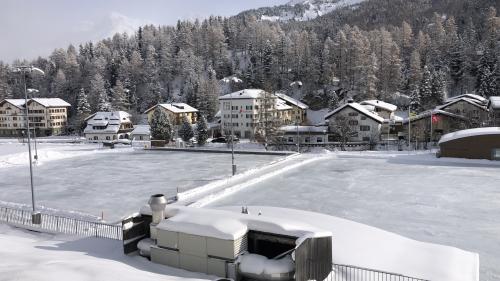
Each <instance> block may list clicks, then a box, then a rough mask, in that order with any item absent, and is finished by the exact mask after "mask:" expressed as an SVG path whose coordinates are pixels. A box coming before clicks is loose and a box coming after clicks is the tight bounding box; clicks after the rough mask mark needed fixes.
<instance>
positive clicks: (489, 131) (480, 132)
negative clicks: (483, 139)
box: [439, 127, 500, 143]
mask: <svg viewBox="0 0 500 281" xmlns="http://www.w3.org/2000/svg"><path fill="white" fill-rule="evenodd" d="M485 135H500V127H486V128H475V129H468V130H461V131H456V132H453V133H449V134H446V135H444V136H442V137H441V139H440V140H439V143H444V142H448V141H451V140H456V139H462V138H467V137H474V136H485Z"/></svg>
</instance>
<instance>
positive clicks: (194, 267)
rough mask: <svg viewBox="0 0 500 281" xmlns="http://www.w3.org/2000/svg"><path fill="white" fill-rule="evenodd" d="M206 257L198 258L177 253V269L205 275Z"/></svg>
mask: <svg viewBox="0 0 500 281" xmlns="http://www.w3.org/2000/svg"><path fill="white" fill-rule="evenodd" d="M207 259H208V257H199V256H193V255H188V254H185V253H179V267H180V268H182V269H185V270H189V271H194V272H201V273H207Z"/></svg>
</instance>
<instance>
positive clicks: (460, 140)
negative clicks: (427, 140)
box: [438, 127, 500, 160]
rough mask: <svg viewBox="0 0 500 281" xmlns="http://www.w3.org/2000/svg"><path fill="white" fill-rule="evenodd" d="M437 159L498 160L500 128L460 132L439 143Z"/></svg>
mask: <svg viewBox="0 0 500 281" xmlns="http://www.w3.org/2000/svg"><path fill="white" fill-rule="evenodd" d="M438 156H439V157H456V158H468V159H489V160H500V127H487V128H476V129H469V130H461V131H457V132H454V133H450V134H446V135H444V136H443V137H442V138H441V140H440V141H439V152H438Z"/></svg>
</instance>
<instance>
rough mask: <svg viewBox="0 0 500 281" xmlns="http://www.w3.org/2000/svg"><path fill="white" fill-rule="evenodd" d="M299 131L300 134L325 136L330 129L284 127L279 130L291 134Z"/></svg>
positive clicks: (325, 127)
mask: <svg viewBox="0 0 500 281" xmlns="http://www.w3.org/2000/svg"><path fill="white" fill-rule="evenodd" d="M297 129H298V131H299V133H321V134H324V133H326V132H328V127H327V126H298V128H297V126H292V125H290V126H283V127H280V128H279V130H280V131H283V132H285V133H288V132H291V133H296V132H297Z"/></svg>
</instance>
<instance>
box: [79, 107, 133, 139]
mask: <svg viewBox="0 0 500 281" xmlns="http://www.w3.org/2000/svg"><path fill="white" fill-rule="evenodd" d="M130 116H131V115H130V114H128V113H127V112H125V111H111V112H104V111H100V112H97V113H94V114H92V115H90V116H89V117H87V119H85V120H86V121H87V127H85V130H84V131H83V132H84V133H86V134H88V133H117V132H118V131H119V130H120V125H121V124H122V123H130V122H131V120H130ZM93 126H99V127H106V128H105V129H103V130H94V129H93Z"/></svg>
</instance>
